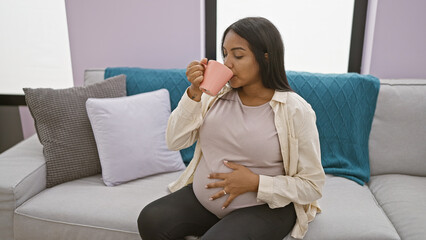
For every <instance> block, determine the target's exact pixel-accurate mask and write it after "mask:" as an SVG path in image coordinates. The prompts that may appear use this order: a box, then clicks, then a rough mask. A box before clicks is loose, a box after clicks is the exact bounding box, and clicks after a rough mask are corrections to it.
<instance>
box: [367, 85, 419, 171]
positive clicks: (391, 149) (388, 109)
mask: <svg viewBox="0 0 426 240" xmlns="http://www.w3.org/2000/svg"><path fill="white" fill-rule="evenodd" d="M425 143H426V79H422V80H415V79H401V80H381V87H380V92H379V97H378V100H377V108H376V113H375V115H374V119H373V124H372V128H371V134H370V142H369V151H370V166H371V175H379V174H391V173H401V174H408V175H417V176H426V164H425V158H426V147H425V146H426V145H425Z"/></svg>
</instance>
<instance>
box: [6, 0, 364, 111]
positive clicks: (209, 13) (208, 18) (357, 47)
mask: <svg viewBox="0 0 426 240" xmlns="http://www.w3.org/2000/svg"><path fill="white" fill-rule="evenodd" d="M204 7H205V54H206V57H207V58H208V59H214V60H216V29H217V0H205V4H204ZM367 7H368V0H355V5H354V14H353V20H352V33H351V42H350V50H349V63H348V72H355V73H361V62H362V51H363V47H364V32H365V23H366V18H367ZM25 105H26V102H25V96H24V95H5V94H0V106H25Z"/></svg>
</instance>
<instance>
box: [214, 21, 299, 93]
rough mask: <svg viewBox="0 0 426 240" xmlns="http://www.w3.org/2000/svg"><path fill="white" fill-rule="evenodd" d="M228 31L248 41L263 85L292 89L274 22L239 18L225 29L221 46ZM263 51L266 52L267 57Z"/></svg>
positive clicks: (276, 88)
mask: <svg viewBox="0 0 426 240" xmlns="http://www.w3.org/2000/svg"><path fill="white" fill-rule="evenodd" d="M229 31H233V32H235V33H236V34H238V35H239V36H240V37H242V38H244V39H245V40H247V42H248V43H249V46H250V50H251V51H252V52H253V54H254V56H255V58H256V61H257V63H258V64H259V69H260V75H261V77H262V83H263V85H264V86H265V87H267V88H271V89H274V90H279V91H293V90H292V89H291V87H290V85H289V84H288V81H287V76H286V73H285V68H284V44H283V41H282V39H281V34H280V32H279V31H278V29H277V28H276V27H275V26H274V24H272V23H271V22H270V21H269V20H267V19H266V18H262V17H248V18H243V19H240V20H238V21H237V22H235V23H233V24H232V25H231V26H229V27H228V28H227V29H226V30H225V32H224V33H223V37H222V46H223V42H224V40H225V37H226V34H227V33H228V32H229ZM265 53H267V54H268V58H267V59H266V58H265ZM222 55H223V50H222Z"/></svg>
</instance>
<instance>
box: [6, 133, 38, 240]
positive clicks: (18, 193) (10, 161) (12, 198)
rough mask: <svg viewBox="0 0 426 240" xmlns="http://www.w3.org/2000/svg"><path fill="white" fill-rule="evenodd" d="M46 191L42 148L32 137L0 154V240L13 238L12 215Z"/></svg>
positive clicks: (35, 138)
mask: <svg viewBox="0 0 426 240" xmlns="http://www.w3.org/2000/svg"><path fill="white" fill-rule="evenodd" d="M45 188H46V163H45V159H44V156H43V147H42V145H41V144H40V142H39V140H38V138H37V135H34V136H32V137H30V138H28V139H26V140H24V141H22V142H20V143H18V144H17V145H15V146H14V147H12V148H10V149H9V150H7V151H5V152H3V153H2V154H0V239H13V214H14V211H15V209H16V208H17V207H19V206H20V205H21V204H22V203H24V202H25V201H26V200H28V199H30V198H31V197H32V196H34V195H36V194H37V193H39V192H41V191H42V190H44V189H45Z"/></svg>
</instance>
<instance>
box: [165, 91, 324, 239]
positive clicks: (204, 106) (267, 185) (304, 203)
mask: <svg viewBox="0 0 426 240" xmlns="http://www.w3.org/2000/svg"><path fill="white" fill-rule="evenodd" d="M230 90H231V88H230V87H229V86H225V87H224V88H223V89H222V90H221V92H220V93H219V94H218V95H217V96H216V97H211V96H209V95H207V94H203V96H202V98H201V101H200V102H196V101H193V100H192V99H190V98H189V97H188V95H187V93H186V92H185V93H184V95H183V96H182V98H181V100H180V102H179V104H178V107H177V108H176V109H175V110H174V111H173V112H172V114H171V115H170V118H169V122H168V126H167V131H166V141H167V145H168V147H169V148H170V149H172V150H180V149H184V148H187V147H189V146H191V145H192V144H194V142H195V141H198V142H197V145H196V147H195V152H194V157H193V159H192V161H191V162H190V164H189V165H188V167H187V168H186V170H185V171H184V172H183V173H182V175H181V176H180V177H179V178H178V179H177V180H176V181H174V182H173V183H171V184H170V185H169V189H170V191H171V192H174V191H177V190H179V189H180V188H182V187H184V186H186V185H188V184H190V183H191V182H192V180H193V174H194V172H195V168H196V167H197V165H198V163H199V161H200V159H201V155H202V152H201V147H200V139H199V132H198V130H199V128H200V126H201V124H202V123H203V120H204V116H205V115H206V113H207V111H208V110H209V109H210V107H211V106H212V105H213V103H214V102H215V101H216V100H217V99H218V98H220V97H222V96H223V95H224V94H225V93H227V92H229V91H230ZM270 105H271V107H272V110H273V111H274V113H275V127H276V129H277V132H278V139H279V142H280V145H281V154H282V157H283V163H284V170H285V174H286V175H284V176H275V177H270V176H264V175H260V178H259V188H258V192H257V199H258V200H259V201H263V202H266V203H267V204H268V205H269V207H270V208H279V207H284V206H286V205H288V204H289V203H291V202H293V203H294V208H295V210H296V215H297V221H296V224H295V226H294V228H293V231H292V234H291V236H292V237H294V238H303V237H304V236H305V234H306V232H307V230H308V223H309V222H311V221H312V220H313V219H314V218H315V215H316V214H317V213H319V212H320V211H321V210H320V208H319V205H318V203H317V200H318V199H319V198H321V196H322V188H323V186H324V182H325V174H324V170H323V168H322V165H321V151H320V143H319V137H318V130H317V127H316V124H315V121H316V116H315V112H314V111H313V110H312V107H311V106H310V105H309V104H308V103H307V102H306V101H305V100H304V99H303V98H302V97H300V96H299V95H298V94H296V93H294V92H279V91H275V93H274V96H273V97H272V99H271V101H270Z"/></svg>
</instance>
